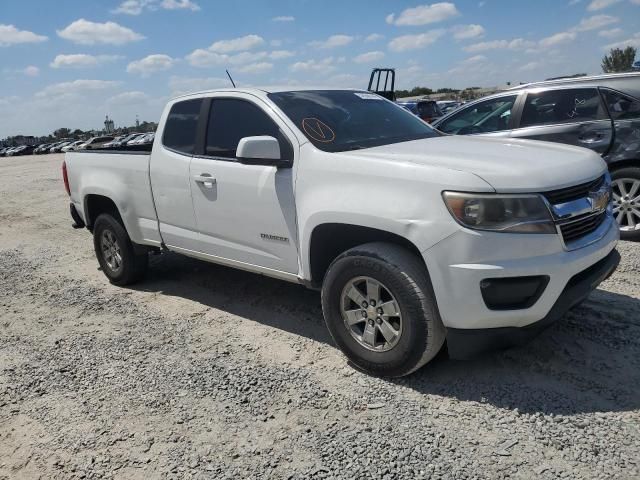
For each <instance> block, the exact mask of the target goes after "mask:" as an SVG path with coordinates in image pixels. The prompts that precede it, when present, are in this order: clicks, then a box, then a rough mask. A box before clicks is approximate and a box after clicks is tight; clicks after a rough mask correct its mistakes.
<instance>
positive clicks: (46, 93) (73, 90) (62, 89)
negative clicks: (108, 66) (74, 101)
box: [35, 80, 121, 98]
mask: <svg viewBox="0 0 640 480" xmlns="http://www.w3.org/2000/svg"><path fill="white" fill-rule="evenodd" d="M120 83H121V82H116V81H113V80H74V81H72V82H62V83H54V84H53V85H49V86H47V87H45V88H44V89H42V90H40V91H39V92H37V93H36V94H35V96H36V97H37V98H47V97H52V96H61V95H81V94H86V93H90V92H99V91H103V90H108V89H110V88H115V87H117V86H118V85H120Z"/></svg>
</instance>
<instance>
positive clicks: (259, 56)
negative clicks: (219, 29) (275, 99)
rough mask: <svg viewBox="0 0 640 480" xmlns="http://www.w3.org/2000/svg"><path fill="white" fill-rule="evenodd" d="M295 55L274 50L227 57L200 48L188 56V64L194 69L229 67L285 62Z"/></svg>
mask: <svg viewBox="0 0 640 480" xmlns="http://www.w3.org/2000/svg"><path fill="white" fill-rule="evenodd" d="M294 55H295V52H292V51H290V50H274V51H272V52H266V51H258V52H247V51H245V52H240V53H236V54H235V55H227V54H226V53H216V52H212V51H210V50H205V49H202V48H199V49H197V50H194V51H193V52H191V53H190V54H189V55H187V56H186V60H187V62H189V64H190V65H191V66H193V67H199V68H209V67H218V66H228V65H247V64H250V63H253V62H258V61H260V60H262V61H264V60H266V59H271V60H283V59H285V58H290V57H293V56H294Z"/></svg>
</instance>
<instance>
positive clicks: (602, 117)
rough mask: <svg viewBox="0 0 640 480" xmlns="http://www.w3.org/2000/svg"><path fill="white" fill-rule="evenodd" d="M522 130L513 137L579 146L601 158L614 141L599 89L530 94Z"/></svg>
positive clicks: (526, 103)
mask: <svg viewBox="0 0 640 480" xmlns="http://www.w3.org/2000/svg"><path fill="white" fill-rule="evenodd" d="M519 127H520V128H517V129H516V130H514V131H513V132H512V134H511V136H512V137H513V138H528V139H531V140H544V141H548V142H558V143H566V144H569V145H577V146H579V147H585V148H590V149H591V150H594V151H596V152H598V153H599V154H600V155H604V154H606V153H607V151H608V150H609V147H610V145H611V142H612V139H613V130H612V127H611V120H610V119H609V117H608V115H607V113H606V110H605V108H604V105H603V104H602V100H601V98H600V94H599V93H598V90H597V89H596V88H564V89H556V90H547V91H543V92H539V93H538V92H536V93H529V94H527V98H526V100H525V103H524V107H523V110H522V116H521V119H520V125H519Z"/></svg>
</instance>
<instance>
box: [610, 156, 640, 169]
mask: <svg viewBox="0 0 640 480" xmlns="http://www.w3.org/2000/svg"><path fill="white" fill-rule="evenodd" d="M627 167H640V158H625V159H624V160H618V161H614V162H611V163H609V165H608V168H609V171H610V172H613V171H615V170H620V169H621V168H627Z"/></svg>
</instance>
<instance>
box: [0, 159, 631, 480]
mask: <svg viewBox="0 0 640 480" xmlns="http://www.w3.org/2000/svg"><path fill="white" fill-rule="evenodd" d="M61 160H62V156H60V155H48V156H38V157H18V158H0V478H20V479H27V478H100V479H102V478H119V479H138V478H139V479H147V478H203V479H204V478H211V479H226V478H228V479H240V478H273V479H277V478H291V479H307V478H334V479H338V478H344V479H353V478H363V479H364V478H367V479H369V478H376V479H396V478H416V479H421V478H434V479H435V478H441V479H482V478H517V479H530V478H540V479H552V478H579V479H586V478H593V479H603V478H620V479H623V478H624V479H630V478H640V467H639V462H640V368H639V367H640V356H639V353H640V278H639V276H638V273H639V271H640V261H639V259H640V256H639V255H638V254H639V253H640V244H631V243H626V242H623V243H621V244H620V246H619V250H620V252H621V254H622V258H623V260H622V264H621V266H620V268H619V270H618V271H617V272H616V274H615V275H614V276H613V277H612V278H610V279H609V280H608V281H607V282H605V283H604V284H603V285H602V286H601V288H600V289H599V290H598V291H596V292H594V293H593V294H592V295H591V297H590V298H589V300H588V301H586V302H585V303H584V304H583V305H582V306H580V307H578V308H576V309H574V310H573V311H572V312H570V313H569V314H568V315H567V316H566V317H565V318H564V319H563V320H562V321H560V322H558V323H557V324H556V325H554V326H553V327H552V328H550V329H549V330H548V331H546V332H545V333H544V334H542V335H541V336H540V337H539V338H537V339H536V340H535V341H533V342H532V343H531V344H529V345H528V346H526V347H523V348H519V349H512V350H509V351H506V352H503V353H496V354H492V355H487V356H485V357H483V358H480V359H477V360H474V361H469V362H454V361H450V360H448V359H447V358H446V356H445V355H440V356H439V357H438V358H437V359H436V360H435V361H434V362H432V363H431V364H429V365H428V366H426V367H425V368H423V369H421V370H419V371H418V372H417V373H415V374H413V375H412V376H410V377H407V378H404V379H401V380H397V381H387V380H381V379H377V378H371V377H368V376H366V375H364V374H361V373H358V372H356V371H354V370H353V369H352V368H350V367H349V366H348V365H347V363H346V362H345V359H344V357H343V356H342V355H341V354H340V352H339V351H338V350H337V349H336V348H335V347H334V346H333V345H332V342H331V340H330V338H329V336H328V334H327V332H326V330H325V327H324V324H323V320H322V315H321V310H320V306H319V303H320V302H319V300H320V299H319V295H318V294H317V293H315V292H311V291H307V290H305V289H303V288H302V287H299V286H296V285H291V284H287V283H283V282H279V281H276V280H271V279H268V278H264V277H260V276H257V275H252V274H248V273H243V272H239V271H235V270H231V269H227V268H224V267H219V266H215V265H209V264H206V263H202V262H198V261H195V260H191V259H187V258H184V257H179V256H177V255H172V254H169V255H162V256H157V257H153V259H152V262H151V268H150V272H149V276H148V279H147V281H146V282H144V283H143V284H141V285H139V286H136V288H130V289H126V288H117V287H114V286H111V285H109V284H108V283H107V281H106V279H105V278H104V276H103V275H102V273H101V272H99V271H98V269H97V262H96V260H95V258H94V255H93V251H92V242H91V237H90V235H89V234H88V233H87V232H86V231H76V230H72V229H71V228H70V220H69V218H68V206H67V205H68V199H67V197H66V195H65V193H64V191H63V187H62V181H61V178H60V177H61V174H60V162H61Z"/></svg>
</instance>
